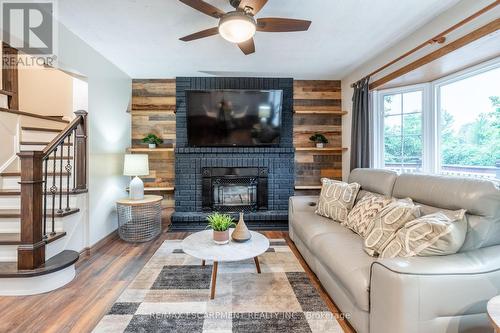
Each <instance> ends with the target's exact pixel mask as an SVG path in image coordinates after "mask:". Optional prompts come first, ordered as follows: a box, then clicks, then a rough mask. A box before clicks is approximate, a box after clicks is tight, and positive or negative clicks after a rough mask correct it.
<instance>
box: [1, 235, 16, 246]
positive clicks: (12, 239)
mask: <svg viewBox="0 0 500 333" xmlns="http://www.w3.org/2000/svg"><path fill="white" fill-rule="evenodd" d="M19 244H21V234H18V233H5V234H0V245H19Z"/></svg>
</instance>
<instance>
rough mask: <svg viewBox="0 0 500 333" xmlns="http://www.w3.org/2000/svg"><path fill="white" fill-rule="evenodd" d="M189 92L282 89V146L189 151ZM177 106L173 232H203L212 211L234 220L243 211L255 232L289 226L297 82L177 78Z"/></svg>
mask: <svg viewBox="0 0 500 333" xmlns="http://www.w3.org/2000/svg"><path fill="white" fill-rule="evenodd" d="M188 89H200V90H203V89H261V90H282V91H283V107H282V119H281V120H282V124H281V139H280V144H279V147H189V146H188V143H187V128H186V94H185V90H188ZM176 103H177V105H176V142H177V147H176V149H175V156H176V160H175V173H176V177H175V213H174V215H173V216H172V229H173V230H197V229H203V228H204V227H205V226H206V222H205V218H206V215H207V214H208V213H209V212H210V211H213V210H217V211H223V212H231V213H233V212H234V213H233V214H234V216H235V218H236V212H237V211H241V210H244V211H245V212H246V214H245V221H247V223H248V225H249V226H250V227H251V228H252V227H253V228H259V229H282V228H286V226H287V221H288V198H289V197H290V196H292V195H293V193H294V148H293V79H282V78H212V77H210V78H208V77H178V78H177V79H176ZM214 191H215V193H214Z"/></svg>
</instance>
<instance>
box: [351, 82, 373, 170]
mask: <svg viewBox="0 0 500 333" xmlns="http://www.w3.org/2000/svg"><path fill="white" fill-rule="evenodd" d="M369 81H370V78H369V77H366V78H364V79H362V80H359V81H358V82H356V83H355V84H354V85H355V86H354V95H353V96H352V128H351V170H352V169H355V168H369V167H370V164H371V154H372V146H371V137H372V127H371V125H372V122H371V110H370V109H371V106H370V104H371V98H370V92H369V87H368V86H369Z"/></svg>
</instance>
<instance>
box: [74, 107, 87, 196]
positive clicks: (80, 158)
mask: <svg viewBox="0 0 500 333" xmlns="http://www.w3.org/2000/svg"><path fill="white" fill-rule="evenodd" d="M75 114H76V115H77V116H81V117H82V121H81V122H80V123H79V124H78V126H77V128H76V137H75V152H76V156H75V158H76V171H77V172H76V184H75V189H77V190H84V189H86V188H87V112H85V111H77V112H75Z"/></svg>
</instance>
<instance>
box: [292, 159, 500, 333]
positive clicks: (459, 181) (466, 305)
mask: <svg viewBox="0 0 500 333" xmlns="http://www.w3.org/2000/svg"><path fill="white" fill-rule="evenodd" d="M349 182H350V183H351V182H357V183H359V184H361V191H360V193H359V194H358V200H359V198H360V197H362V196H363V195H365V194H366V193H367V192H373V193H378V194H382V195H387V196H393V197H396V198H406V197H410V198H412V199H413V200H414V202H415V203H418V204H420V205H421V206H422V208H421V210H422V214H428V213H431V212H435V211H437V210H443V209H445V210H457V209H461V208H463V209H467V221H468V231H467V236H466V239H465V243H464V245H463V246H462V248H461V250H460V251H459V253H456V254H453V255H447V256H433V257H412V258H394V259H377V258H374V257H370V256H369V255H368V254H366V253H365V251H364V250H363V239H362V238H361V237H360V236H358V235H357V234H355V233H353V232H352V231H350V230H349V229H347V228H344V227H343V226H341V225H340V224H339V223H337V222H333V221H332V220H330V219H327V218H324V217H321V216H318V215H316V214H315V213H314V211H315V208H316V207H315V206H314V204H315V203H316V202H317V200H318V197H314V196H296V197H292V198H290V213H289V228H290V237H291V239H292V240H293V242H294V243H295V245H296V246H297V248H298V250H299V251H300V253H301V254H302V256H303V257H304V259H305V260H306V262H307V263H308V265H309V266H310V268H311V269H312V270H313V271H314V273H315V274H316V275H317V277H318V278H319V280H320V281H321V283H322V284H323V286H324V288H325V289H326V291H327V292H328V293H329V294H330V296H331V298H332V299H333V301H334V302H335V303H336V304H337V306H338V307H339V308H340V310H341V311H342V312H343V313H349V314H350V319H349V321H350V323H351V325H352V326H353V327H354V329H356V331H357V332H358V333H367V332H370V333H414V332H415V333H416V332H421V333H433V332H436V333H438V332H443V333H444V332H446V333H454V332H467V333H470V332H492V328H491V326H490V324H489V322H488V318H487V314H486V303H487V301H488V300H489V299H490V298H491V297H493V296H495V295H497V294H500V189H499V187H498V184H495V183H493V182H490V181H482V180H474V179H469V178H455V177H445V176H434V175H419V174H403V175H399V176H398V175H397V174H396V173H394V172H391V171H387V170H376V169H355V170H353V171H352V172H351V174H350V176H349Z"/></svg>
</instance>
